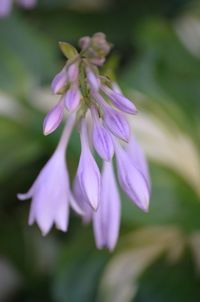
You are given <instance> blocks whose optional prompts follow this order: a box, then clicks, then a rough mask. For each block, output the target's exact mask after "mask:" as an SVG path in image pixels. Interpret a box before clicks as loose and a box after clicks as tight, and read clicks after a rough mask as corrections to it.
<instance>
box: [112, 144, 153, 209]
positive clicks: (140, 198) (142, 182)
mask: <svg viewBox="0 0 200 302" xmlns="http://www.w3.org/2000/svg"><path fill="white" fill-rule="evenodd" d="M115 154H116V160H117V174H118V179H119V183H120V186H121V188H122V189H123V190H124V192H125V193H126V194H127V195H128V196H129V198H130V199H131V200H132V201H133V202H134V203H135V204H136V205H137V206H138V207H139V208H141V209H142V210H144V211H147V210H148V207H149V199H150V192H149V187H148V184H147V182H146V179H145V178H144V176H143V174H142V173H141V172H140V171H139V170H138V169H137V167H136V166H135V165H134V164H133V163H132V161H131V160H130V157H129V155H128V154H127V153H126V151H125V150H123V149H122V147H121V146H120V145H119V144H118V143H117V142H115Z"/></svg>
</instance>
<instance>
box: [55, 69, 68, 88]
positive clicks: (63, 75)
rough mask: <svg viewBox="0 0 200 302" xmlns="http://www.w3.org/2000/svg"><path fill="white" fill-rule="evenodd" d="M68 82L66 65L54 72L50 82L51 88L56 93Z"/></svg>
mask: <svg viewBox="0 0 200 302" xmlns="http://www.w3.org/2000/svg"><path fill="white" fill-rule="evenodd" d="M67 82H68V75H67V70H66V66H64V68H63V69H62V70H61V71H60V72H59V73H57V74H56V76H55V77H54V79H53V81H52V83H51V90H52V92H53V93H54V94H58V93H59V92H60V91H61V90H62V88H63V87H64V86H65V85H66V84H67Z"/></svg>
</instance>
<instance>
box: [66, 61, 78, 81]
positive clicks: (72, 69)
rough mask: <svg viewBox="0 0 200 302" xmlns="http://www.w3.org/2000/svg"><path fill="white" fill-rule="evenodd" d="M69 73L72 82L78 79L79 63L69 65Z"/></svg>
mask: <svg viewBox="0 0 200 302" xmlns="http://www.w3.org/2000/svg"><path fill="white" fill-rule="evenodd" d="M67 75H68V80H69V81H70V82H76V81H77V79H78V75H79V67H78V63H73V64H71V65H69V67H68V69H67Z"/></svg>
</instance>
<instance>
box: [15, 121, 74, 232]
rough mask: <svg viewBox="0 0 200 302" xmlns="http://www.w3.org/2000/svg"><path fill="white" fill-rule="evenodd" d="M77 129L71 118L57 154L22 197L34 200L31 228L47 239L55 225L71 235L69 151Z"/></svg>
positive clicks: (30, 219) (30, 220)
mask: <svg viewBox="0 0 200 302" xmlns="http://www.w3.org/2000/svg"><path fill="white" fill-rule="evenodd" d="M73 125H74V117H72V116H71V117H70V118H69V119H68V121H67V124H66V126H65V129H64V132H63V134H62V137H61V140H60V142H59V145H58V147H57V149H56V151H55V152H54V154H53V156H52V157H51V158H50V159H49V161H48V162H47V163H46V165H45V166H44V167H43V169H42V170H41V171H40V173H39V175H38V177H37V179H36V180H35V182H34V183H33V185H32V187H31V188H30V190H29V191H28V192H27V193H26V194H18V198H19V199H21V200H24V199H28V198H32V203H31V209H30V215H29V224H33V223H34V222H36V223H37V224H38V226H39V228H40V229H41V231H42V234H43V235H46V234H47V233H48V232H49V230H50V229H51V227H52V226H53V224H54V223H55V225H56V226H57V228H58V229H60V230H62V231H67V227H68V220H69V207H70V198H71V192H70V188H69V177H68V172H67V167H66V162H65V149H66V145H67V143H68V139H69V136H70V134H71V131H72V128H73ZM77 207H78V206H77ZM73 208H75V207H74V206H73Z"/></svg>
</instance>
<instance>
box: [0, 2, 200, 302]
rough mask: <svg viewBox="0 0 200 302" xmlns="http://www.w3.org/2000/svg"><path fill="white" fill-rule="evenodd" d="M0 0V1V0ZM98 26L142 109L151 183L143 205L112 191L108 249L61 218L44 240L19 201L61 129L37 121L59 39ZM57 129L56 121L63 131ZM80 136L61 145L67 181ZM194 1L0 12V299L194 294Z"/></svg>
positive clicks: (197, 254) (122, 300) (54, 301)
mask: <svg viewBox="0 0 200 302" xmlns="http://www.w3.org/2000/svg"><path fill="white" fill-rule="evenodd" d="M0 3H1V1H0ZM98 31H102V32H104V33H105V34H106V35H107V38H108V40H109V41H111V42H112V43H113V44H114V48H113V50H112V53H111V55H110V56H109V64H110V65H109V66H110V67H111V68H113V69H114V71H115V75H116V79H117V80H118V82H119V84H120V86H121V87H122V88H123V90H124V92H125V94H126V95H127V96H129V97H130V98H132V99H133V100H134V101H135V103H136V104H137V107H138V108H139V111H140V113H139V114H138V116H137V117H136V118H134V120H133V122H132V123H133V124H132V128H133V131H134V133H135V135H136V136H137V137H138V140H139V142H140V143H141V145H142V146H143V148H144V150H145V152H146V154H147V157H148V160H149V163H150V173H151V179H152V197H151V205H150V211H149V213H148V214H144V213H142V212H141V211H139V210H138V209H137V208H136V207H135V206H134V205H133V204H132V203H131V202H130V201H129V200H128V199H127V198H126V196H125V195H121V196H122V204H123V205H122V223H121V231H120V238H119V242H118V245H117V247H116V249H115V251H114V252H113V253H109V252H108V251H98V250H97V249H96V248H95V244H94V239H93V234H92V228H91V226H83V225H82V223H81V220H80V219H79V218H78V217H76V216H75V215H74V214H72V215H71V219H70V228H69V231H68V232H67V234H63V233H61V232H59V231H57V230H53V231H52V232H51V233H50V234H49V235H48V236H47V237H45V238H44V237H42V236H41V234H40V232H39V230H38V228H37V226H33V227H29V226H27V219H28V212H29V206H30V202H29V201H25V202H20V201H18V200H17V198H16V194H17V193H18V192H25V191H27V189H28V188H29V186H30V185H31V183H32V182H33V180H34V178H35V177H36V175H37V174H38V172H39V171H40V169H41V168H42V166H43V165H44V163H45V162H46V161H47V159H48V158H49V157H50V155H51V154H52V152H53V150H54V148H55V146H56V143H57V142H58V139H59V135H60V129H59V130H57V131H56V132H55V133H54V134H52V135H50V136H48V137H44V136H43V134H42V120H43V117H44V115H45V113H46V112H47V111H48V109H49V108H50V107H51V106H52V104H53V103H54V102H55V101H56V99H57V98H55V96H53V95H52V94H51V92H50V88H49V87H50V83H51V80H52V77H53V76H54V74H55V73H57V72H58V71H59V69H60V68H61V66H62V65H63V63H64V57H63V56H62V54H61V52H60V51H59V49H58V41H68V42H70V43H72V44H73V45H74V46H77V41H78V39H79V38H80V37H81V36H84V35H92V34H93V33H95V32H98ZM61 128H62V127H61ZM79 153H80V146H79V139H78V135H76V134H74V135H73V138H72V140H71V142H70V145H69V152H68V166H69V171H70V175H71V177H73V175H74V172H75V168H76V165H77V161H78V158H79ZM199 155H200V1H197V0H196V1H189V0H168V1H166V0H148V1H145V0H135V1H134V0H132V1H131V0H38V2H37V5H36V7H35V8H34V9H32V10H29V11H27V10H24V9H23V8H20V7H19V6H17V5H16V4H15V5H14V6H13V10H12V13H11V14H10V15H9V16H8V17H6V18H1V19H0V302H6V301H10V302H80V301H81V302H93V301H98V302H129V301H136V302H168V301H171V302H179V301H181V302H188V301H190V302H198V301H200V156H199Z"/></svg>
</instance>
